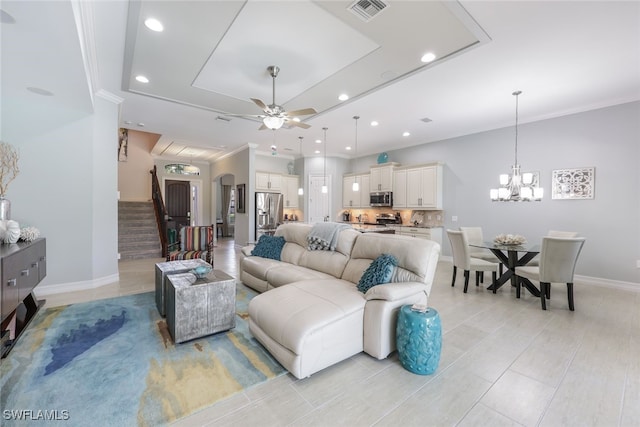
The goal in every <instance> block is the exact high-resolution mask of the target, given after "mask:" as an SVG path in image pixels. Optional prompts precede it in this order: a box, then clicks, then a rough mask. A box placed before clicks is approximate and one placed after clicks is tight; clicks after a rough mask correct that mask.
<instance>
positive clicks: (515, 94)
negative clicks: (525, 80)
mask: <svg viewBox="0 0 640 427" xmlns="http://www.w3.org/2000/svg"><path fill="white" fill-rule="evenodd" d="M521 93H522V91H519V90H517V91H515V92H513V93H512V95H514V96H515V97H516V163H515V164H516V165H517V164H518V96H519V95H520V94H521Z"/></svg>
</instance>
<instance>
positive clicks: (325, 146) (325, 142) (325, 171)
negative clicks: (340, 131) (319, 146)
mask: <svg viewBox="0 0 640 427" xmlns="http://www.w3.org/2000/svg"><path fill="white" fill-rule="evenodd" d="M327 129H329V128H322V130H323V131H324V162H323V164H324V176H323V178H324V179H323V180H322V182H323V183H324V186H325V187H326V186H327Z"/></svg>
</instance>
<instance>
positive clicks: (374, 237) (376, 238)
mask: <svg viewBox="0 0 640 427" xmlns="http://www.w3.org/2000/svg"><path fill="white" fill-rule="evenodd" d="M383 253H390V254H393V256H395V257H396V259H397V260H398V268H396V269H395V271H394V273H393V277H392V279H391V281H392V282H408V281H417V282H424V283H428V284H429V285H430V284H431V281H432V280H433V275H434V274H435V266H436V265H437V263H438V257H439V255H440V245H439V244H438V243H436V242H434V241H432V240H426V239H417V238H415V237H410V236H398V235H395V234H381V233H363V234H362V235H361V236H359V237H358V239H357V240H356V243H355V245H354V246H353V250H352V251H351V259H350V260H349V263H348V264H347V266H346V267H345V269H344V273H343V274H342V278H343V279H345V280H349V281H350V282H353V283H358V282H359V281H360V276H361V275H362V273H363V272H364V270H366V268H367V267H368V266H369V263H371V261H372V260H374V259H376V258H377V257H379V256H380V255H382V254H383ZM416 254H422V255H421V256H416Z"/></svg>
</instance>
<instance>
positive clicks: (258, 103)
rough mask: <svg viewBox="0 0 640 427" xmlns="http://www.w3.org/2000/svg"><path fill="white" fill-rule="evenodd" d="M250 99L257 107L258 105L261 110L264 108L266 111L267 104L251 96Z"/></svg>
mask: <svg viewBox="0 0 640 427" xmlns="http://www.w3.org/2000/svg"><path fill="white" fill-rule="evenodd" d="M251 100H252V101H253V102H254V103H255V104H256V105H257V106H258V107H260V108H261V109H262V110H264V111H267V110H268V108H267V105H266V104H265V103H264V102H262V101H260V100H259V99H256V98H251Z"/></svg>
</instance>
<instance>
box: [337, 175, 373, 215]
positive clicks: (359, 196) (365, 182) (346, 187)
mask: <svg viewBox="0 0 640 427" xmlns="http://www.w3.org/2000/svg"><path fill="white" fill-rule="evenodd" d="M356 178H357V180H358V184H359V186H360V189H359V190H358V191H353V183H354V182H355V180H356ZM369 179H370V178H369V174H368V173H367V174H362V175H345V176H343V178H342V207H343V208H345V209H348V208H368V207H369Z"/></svg>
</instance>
